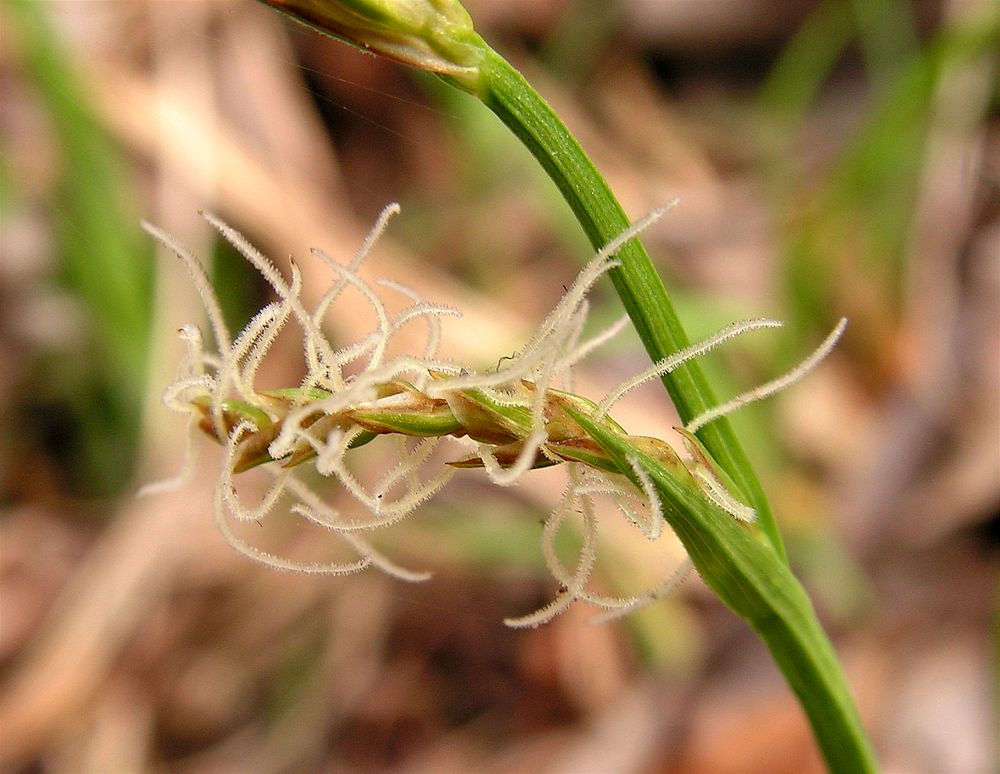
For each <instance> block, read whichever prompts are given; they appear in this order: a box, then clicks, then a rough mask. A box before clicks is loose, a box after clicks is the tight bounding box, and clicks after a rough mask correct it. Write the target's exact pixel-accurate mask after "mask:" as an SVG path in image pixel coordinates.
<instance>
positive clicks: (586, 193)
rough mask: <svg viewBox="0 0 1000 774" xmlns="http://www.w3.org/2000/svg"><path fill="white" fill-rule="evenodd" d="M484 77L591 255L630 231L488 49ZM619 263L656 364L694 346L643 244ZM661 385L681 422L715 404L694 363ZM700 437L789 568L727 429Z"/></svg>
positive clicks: (624, 252) (488, 93)
mask: <svg viewBox="0 0 1000 774" xmlns="http://www.w3.org/2000/svg"><path fill="white" fill-rule="evenodd" d="M484 45H485V44H484ZM480 73H481V81H480V86H479V91H478V93H477V94H476V96H478V97H479V98H480V99H481V100H482V101H483V103H484V104H485V105H486V106H487V107H489V108H490V110H492V111H493V112H494V113H496V115H497V116H499V118H500V120H501V121H503V122H504V123H505V124H506V125H507V126H508V127H509V128H510V129H511V131H513V132H514V134H515V135H517V137H518V138H519V139H520V140H521V142H523V143H524V144H525V146H526V147H527V148H528V150H529V151H531V153H532V154H533V155H534V156H535V158H536V159H537V160H538V162H539V163H540V164H541V165H542V167H543V168H544V169H545V171H546V172H547V173H548V174H549V176H550V177H551V178H552V180H553V181H554V182H555V184H556V185H557V186H558V187H559V190H560V191H561V192H562V195H563V197H564V198H565V199H566V201H567V202H568V203H569V206H570V207H571V208H572V209H573V212H574V213H575V215H576V217H577V219H578V220H579V221H580V224H581V225H582V226H583V229H584V231H585V232H586V234H587V237H588V238H589V239H590V242H591V244H592V245H593V246H594V248H595V249H600V248H601V247H603V246H604V245H606V244H607V243H608V242H610V241H611V240H612V239H614V238H615V237H616V236H618V235H619V234H621V233H622V232H623V231H624V230H625V229H626V228H628V226H629V220H628V218H627V217H626V215H625V212H624V210H623V209H622V206H621V205H620V204H619V203H618V200H617V199H616V198H615V195H614V194H613V193H612V192H611V189H610V188H609V187H608V184H607V183H606V182H605V180H604V178H603V177H602V176H601V173H600V172H598V171H597V169H596V167H595V166H594V164H593V162H591V161H590V159H589V158H588V156H587V155H586V153H584V151H583V149H582V148H581V147H580V145H579V143H577V142H576V140H575V139H574V138H573V136H572V135H571V134H570V132H569V130H568V129H567V128H566V126H565V125H564V124H563V122H562V121H561V120H560V119H559V117H558V116H557V115H556V114H555V113H554V112H553V110H552V108H550V107H549V105H548V103H546V102H545V100H544V99H542V97H541V96H540V95H539V94H538V92H537V91H535V90H534V88H532V86H531V85H530V84H529V83H528V82H527V81H526V80H525V79H524V77H523V76H522V75H521V74H520V73H519V72H518V71H517V70H515V69H514V68H513V67H511V65H510V64H508V63H507V61H506V60H504V59H503V57H501V56H500V55H499V54H497V53H496V52H495V51H493V50H492V49H487V51H486V53H485V56H484V59H483V61H482V63H481V64H480ZM617 257H618V259H619V260H620V261H621V266H620V267H618V268H616V269H614V270H613V271H612V272H611V281H612V282H613V283H614V286H615V289H616V290H617V291H618V295H619V296H620V297H621V300H622V304H623V305H624V306H625V310H626V311H627V312H628V314H629V316H630V317H631V318H632V322H633V324H634V325H635V328H636V330H637V331H638V333H639V336H640V338H641V339H642V342H643V344H644V345H645V347H646V351H647V352H649V356H650V357H651V358H652V359H653V360H654V361H657V360H660V359H662V358H664V357H666V356H668V355H671V354H673V353H674V352H677V351H678V350H680V349H683V348H684V347H686V346H687V345H688V344H689V343H690V341H689V340H688V337H687V334H686V333H685V332H684V329H683V327H682V326H681V323H680V320H679V318H678V317H677V313H676V312H675V311H674V308H673V304H671V302H670V298H669V297H668V296H667V291H666V289H665V288H664V287H663V282H662V281H661V280H660V277H659V275H658V274H657V272H656V269H655V268H654V267H653V263H652V261H651V260H650V258H649V254H648V253H647V252H646V249H645V248H644V247H643V246H642V243H641V242H640V241H639V240H638V239H632V240H630V241H629V242H628V243H626V244H625V245H624V246H623V247H622V248H621V249H620V250H619V251H618V254H617ZM663 384H664V385H665V386H666V388H667V392H668V393H669V394H670V398H671V399H672V400H673V402H674V405H675V406H676V408H677V412H678V414H679V415H680V418H681V420H682V421H683V422H687V421H688V420H690V419H691V418H692V417H695V416H697V415H698V414H700V413H702V412H703V411H705V410H706V409H709V408H712V407H713V406H715V405H716V401H715V398H714V396H713V395H712V390H711V388H710V387H709V385H708V381H707V380H706V379H705V375H704V373H703V372H702V370H701V368H700V367H699V366H698V364H697V363H694V362H689V363H686V364H684V365H683V366H681V367H679V368H677V369H676V370H675V371H672V372H671V373H669V374H667V375H665V376H664V377H663ZM698 437H699V438H700V439H701V442H702V443H703V444H704V445H705V447H706V448H707V449H708V450H709V452H710V453H711V454H712V456H713V457H714V458H715V460H716V461H717V462H718V463H719V465H720V466H721V467H722V468H723V470H725V471H726V473H728V474H729V476H730V477H731V478H732V479H733V482H734V483H735V484H736V486H737V487H738V488H739V490H740V493H741V494H742V495H743V497H745V498H746V500H747V502H748V504H750V505H752V506H753V508H754V509H755V510H756V511H757V522H758V524H759V525H760V528H761V530H762V531H763V532H764V534H765V535H766V536H767V539H768V541H769V542H770V544H771V546H772V547H773V548H774V550H775V551H776V552H777V554H778V556H779V557H781V559H782V560H783V561H787V559H786V556H785V548H784V544H783V543H782V540H781V534H780V532H779V531H778V527H777V524H776V522H775V520H774V515H773V514H772V512H771V507H770V504H769V503H768V501H767V497H766V495H765V494H764V490H763V488H762V487H761V485H760V481H759V479H758V478H757V475H756V473H755V472H754V470H753V467H752V466H751V465H750V461H749V459H748V458H747V456H746V453H745V452H744V451H743V448H742V446H741V445H740V443H739V441H738V440H737V439H736V435H735V433H734V432H733V430H732V427H731V426H730V424H729V422H728V421H727V420H726V419H724V418H723V419H719V420H716V421H715V422H711V423H710V424H708V425H706V426H705V427H703V428H702V429H701V430H699V431H698Z"/></svg>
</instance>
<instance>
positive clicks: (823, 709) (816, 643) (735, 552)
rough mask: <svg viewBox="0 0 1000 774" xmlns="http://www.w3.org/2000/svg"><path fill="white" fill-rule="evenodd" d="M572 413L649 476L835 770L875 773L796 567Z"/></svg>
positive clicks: (686, 486)
mask: <svg viewBox="0 0 1000 774" xmlns="http://www.w3.org/2000/svg"><path fill="white" fill-rule="evenodd" d="M568 410H569V413H570V414H571V415H572V416H573V418H574V419H575V420H576V421H577V422H579V423H580V425H581V426H582V427H584V429H585V430H586V431H587V432H588V433H590V435H591V436H592V437H593V438H594V440H596V441H597V442H598V443H599V444H600V446H601V447H602V448H603V449H604V451H605V452H606V453H607V454H608V456H609V457H611V458H612V459H614V460H615V461H616V463H617V465H618V468H619V469H620V470H621V471H623V472H625V473H627V474H629V475H632V476H633V478H634V474H633V473H632V467H631V464H630V462H629V460H630V459H632V460H636V461H638V463H639V464H640V465H641V466H642V468H643V469H644V470H645V471H646V473H647V474H648V475H649V477H650V479H651V481H652V483H653V485H654V487H655V488H656V490H657V494H658V495H659V497H660V502H661V504H662V506H663V515H664V518H665V519H666V520H667V522H669V524H670V526H671V527H672V528H673V530H674V532H675V533H676V534H677V536H678V537H679V538H680V540H681V542H682V543H683V544H684V547H685V548H686V549H687V552H688V554H689V555H690V557H691V560H692V562H693V563H694V566H695V568H696V569H697V570H698V572H699V574H700V575H701V577H702V578H703V579H704V580H705V581H706V582H707V583H708V584H709V585H710V586H711V587H712V589H713V590H714V591H715V593H716V594H718V595H719V598H720V599H722V601H723V602H725V603H726V605H728V606H729V607H730V608H731V609H732V610H733V611H734V612H736V613H737V614H738V615H740V616H742V617H743V618H745V619H746V620H747V621H748V622H749V623H750V625H751V626H752V627H753V628H754V630H756V632H757V633H758V634H759V635H760V637H761V639H763V640H764V642H765V643H766V644H767V647H768V649H769V650H770V651H771V655H772V656H773V657H774V660H775V661H776V662H777V664H778V667H779V668H780V669H781V671H782V674H784V676H785V679H786V680H787V681H788V684H789V685H790V686H791V688H792V690H793V691H794V692H795V694H796V696H798V698H799V702H800V703H801V705H802V707H803V709H804V710H805V713H806V715H807V717H808V718H809V722H810V724H811V725H812V728H813V732H814V734H815V736H816V741H817V743H818V745H819V747H820V750H821V751H822V753H823V756H824V758H825V759H826V762H827V765H828V766H829V768H830V771H832V772H844V773H845V774H863V773H864V772H872V771H875V770H876V767H877V764H876V761H875V755H874V753H873V752H872V749H871V746H870V744H869V742H868V739H867V737H866V736H865V733H864V729H863V728H862V726H861V721H860V720H859V718H858V714H857V711H856V710H855V708H854V702H853V699H852V698H851V694H850V691H849V690H848V687H847V682H846V680H845V679H844V675H843V672H842V671H841V668H840V664H839V662H838V660H837V655H836V653H835V652H834V650H833V647H832V646H831V645H830V642H829V641H828V640H827V638H826V635H825V634H824V633H823V628H822V626H820V623H819V621H818V620H817V618H816V613H815V611H814V610H813V607H812V604H811V603H810V601H809V597H808V596H806V593H805V591H804V590H803V589H802V586H801V585H800V584H799V582H798V581H797V580H796V579H795V576H794V575H793V574H792V572H791V570H789V569H788V566H787V565H786V564H785V563H784V562H782V561H781V560H780V559H779V558H778V557H777V556H776V555H775V553H774V552H773V551H771V550H770V548H768V546H766V545H764V544H763V543H761V542H760V541H758V540H755V539H754V538H753V537H752V536H751V534H750V532H749V531H748V530H747V528H746V526H745V525H743V524H741V523H739V522H737V521H736V520H735V519H733V518H732V517H731V516H729V515H728V514H725V513H723V512H722V511H720V510H719V509H718V508H715V507H714V506H713V505H712V504H711V503H709V501H708V500H706V499H705V497H704V496H703V495H702V494H701V493H700V492H699V491H698V489H697V488H696V487H695V486H694V485H693V483H691V482H687V481H684V480H682V479H681V478H679V477H677V476H676V475H675V474H674V473H672V472H671V471H670V470H669V469H668V468H666V467H664V466H663V465H662V464H661V463H660V462H658V461H657V460H655V459H653V458H652V457H649V456H647V455H645V454H642V453H641V452H639V451H638V450H637V449H635V448H633V447H632V446H631V445H629V443H628V441H627V440H626V439H624V438H622V437H621V436H619V435H617V434H615V433H614V432H613V431H611V430H609V429H608V428H605V427H601V426H600V425H599V424H597V423H595V422H593V421H592V420H590V419H589V418H588V417H586V416H585V415H583V414H580V413H577V412H575V411H573V410H572V409H568ZM637 483H638V482H637Z"/></svg>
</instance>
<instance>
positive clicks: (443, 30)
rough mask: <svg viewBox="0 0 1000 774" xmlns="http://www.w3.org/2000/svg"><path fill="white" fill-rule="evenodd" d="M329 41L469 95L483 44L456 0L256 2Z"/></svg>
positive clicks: (474, 82)
mask: <svg viewBox="0 0 1000 774" xmlns="http://www.w3.org/2000/svg"><path fill="white" fill-rule="evenodd" d="M261 2H263V3H265V4H267V5H269V6H271V7H272V8H275V9H277V10H279V11H281V12H282V13H285V14H287V15H288V16H291V17H292V18H293V19H295V20H296V21H298V22H301V23H302V24H305V25H307V26H309V27H312V28H313V29H315V30H318V31H319V32H322V33H324V34H326V35H330V36H331V37H335V38H338V39H339V40H342V41H344V42H346V43H350V44H351V45H354V46H357V47H358V48H361V49H363V50H365V51H372V52H374V53H377V54H381V55H382V56H385V57H388V58H389V59H394V60H396V61H398V62H403V63H404V64H408V65H411V66H413V67H419V68H420V69H422V70H428V71H430V72H433V73H439V74H440V75H446V76H450V77H451V78H452V79H453V80H454V81H455V82H456V83H457V84H458V85H460V86H461V87H462V88H464V89H467V90H469V91H472V90H474V89H475V88H476V85H477V83H478V80H479V69H478V68H479V64H480V62H481V60H482V57H483V53H484V52H485V51H486V44H485V43H484V42H483V40H482V38H480V37H479V35H477V34H476V32H475V30H474V29H473V28H472V19H471V18H470V16H469V14H468V12H467V11H466V10H465V8H463V7H462V4H461V3H459V2H457V1H456V0H340V2H337V0H261Z"/></svg>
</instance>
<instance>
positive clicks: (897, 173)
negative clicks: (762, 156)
mask: <svg viewBox="0 0 1000 774" xmlns="http://www.w3.org/2000/svg"><path fill="white" fill-rule="evenodd" d="M855 42H857V43H858V44H859V45H860V47H861V49H862V52H863V54H864V57H863V59H864V63H865V68H864V75H865V77H866V78H867V80H868V82H869V83H868V90H869V92H870V93H869V94H868V95H867V97H866V99H867V100H868V102H869V106H867V107H866V109H865V110H864V111H863V112H862V111H859V114H860V115H861V121H860V124H859V125H858V126H857V127H856V128H854V129H853V130H852V131H851V132H850V133H849V135H848V136H847V138H846V141H845V142H844V144H843V147H842V148H841V149H840V151H839V152H838V154H837V155H836V158H835V160H834V161H833V163H832V164H831V165H830V167H829V168H828V169H826V170H824V171H823V173H822V176H821V179H820V180H819V181H818V182H816V181H810V180H808V179H807V178H805V177H804V176H800V177H798V178H796V166H797V165H796V164H795V162H794V159H795V158H796V155H797V154H801V153H804V152H808V149H807V148H802V147H801V145H799V146H797V145H796V143H801V138H800V137H799V136H798V132H797V130H798V129H799V128H800V127H801V124H802V122H803V120H804V118H805V116H806V114H807V112H808V111H809V110H810V109H811V108H812V107H814V105H815V100H816V97H817V94H818V92H819V91H820V88H821V87H822V86H823V84H824V83H825V82H826V80H827V78H828V77H829V76H830V74H831V71H832V70H833V68H834V66H835V65H836V64H837V62H838V60H839V59H840V57H841V55H842V54H843V52H844V51H845V50H846V49H847V48H848V47H849V46H850V45H852V44H853V43H855ZM996 50H1000V9H998V10H995V11H994V12H993V13H992V14H989V15H985V16H983V17H981V18H977V19H975V20H972V21H965V22H961V23H948V22H947V21H946V22H945V23H943V24H942V25H940V26H939V27H938V28H937V29H936V30H935V31H934V33H933V34H932V35H931V36H930V37H929V38H928V39H927V40H926V41H924V42H922V43H918V42H917V40H916V38H915V35H914V21H913V19H912V18H911V8H910V6H909V4H907V3H902V2H879V3H862V2H851V3H845V2H840V1H832V2H825V3H822V4H821V5H820V6H819V7H818V8H817V10H816V11H815V12H814V13H813V15H812V17H811V18H810V19H809V20H808V21H807V22H806V23H805V24H804V25H803V27H802V28H801V30H800V31H799V33H798V34H797V35H796V37H795V38H794V39H793V40H792V41H791V43H790V44H789V45H788V47H787V48H786V50H785V53H784V55H783V56H782V57H781V59H780V60H779V61H778V62H777V63H776V65H775V66H774V68H773V70H772V72H771V74H770V76H769V78H768V80H767V82H766V83H765V85H764V87H763V89H762V91H761V95H760V105H761V109H762V114H763V118H764V121H763V122H762V123H763V126H764V127H765V129H766V130H767V132H768V133H767V134H765V143H766V144H767V145H768V146H769V148H770V153H771V161H770V164H769V175H768V177H769V180H770V183H771V186H772V195H773V196H774V204H773V206H774V208H775V210H776V211H778V212H784V213H788V214H789V215H788V217H787V218H785V222H786V224H787V227H788V228H787V231H786V233H785V236H784V246H785V249H784V265H785V278H786V287H787V298H788V301H789V305H790V311H791V312H792V315H793V316H792V319H791V321H792V322H793V323H795V324H794V325H793V326H792V327H793V328H794V329H795V330H797V331H798V332H799V333H800V334H802V335H811V333H810V332H811V331H817V330H819V329H823V328H828V327H829V325H830V323H831V322H832V320H831V319H830V315H831V314H835V313H836V312H834V311H832V310H838V309H845V303H846V308H847V309H848V310H850V303H848V302H849V300H850V298H851V297H852V296H854V295H857V296H860V297H863V298H865V299H873V300H874V303H875V304H876V305H877V307H878V308H877V309H875V310H873V309H862V310H860V311H862V312H867V313H868V314H867V315H866V316H867V317H868V318H869V319H871V318H873V317H874V318H875V319H874V322H876V323H882V322H891V321H894V320H896V318H897V316H898V313H899V304H900V300H901V294H902V286H903V283H904V281H905V278H906V275H907V259H908V255H907V247H908V240H909V238H910V236H911V231H910V229H911V226H912V224H913V219H914V205H915V203H916V197H917V192H918V187H919V185H920V173H921V170H922V168H923V162H924V160H925V157H926V152H927V142H928V126H929V123H930V121H931V119H932V116H933V111H934V109H935V97H936V94H937V89H938V88H939V86H940V84H941V82H942V80H943V79H944V78H946V77H947V76H948V74H949V73H951V72H954V71H955V70H957V69H959V68H962V67H964V66H966V65H967V64H968V63H969V62H970V61H972V60H973V59H975V58H976V57H981V56H983V55H984V54H986V55H988V54H989V52H990V51H994V52H995V51H996ZM995 77H996V72H995V69H994V78H995ZM802 201H806V202H807V204H806V205H805V206H804V207H803V206H801V205H800V204H798V203H799V202H802ZM859 288H860V289H863V292H860V293H858V292H857V290H858V289H859ZM860 322H861V324H862V325H864V318H862V320H861V321H860ZM860 333H861V335H859V336H854V337H851V336H849V341H850V339H852V338H853V340H854V341H855V342H856V343H855V345H854V346H855V347H858V346H860V345H859V344H858V343H857V342H860V341H861V340H869V341H878V339H879V338H880V337H879V336H878V335H877V333H876V332H874V331H871V330H867V331H861V332H860ZM868 334H874V335H868ZM849 346H850V345H849ZM859 354H861V355H862V356H868V357H877V356H878V353H877V352H870V351H869V352H862V353H859ZM862 365H863V364H862Z"/></svg>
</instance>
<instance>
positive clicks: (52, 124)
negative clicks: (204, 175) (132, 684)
mask: <svg viewBox="0 0 1000 774" xmlns="http://www.w3.org/2000/svg"><path fill="white" fill-rule="evenodd" d="M47 10H48V9H47V8H46V5H45V3H39V2H33V1H32V0H15V1H14V2H8V3H6V4H5V8H4V12H5V18H6V19H9V20H10V21H12V22H13V25H14V34H15V35H16V36H17V39H18V43H19V47H20V53H21V56H20V58H19V61H20V63H21V65H22V66H23V67H24V70H25V76H26V78H27V80H28V82H29V83H30V84H31V85H32V86H33V87H34V89H35V92H36V94H37V98H38V101H39V103H40V104H41V106H42V107H43V108H44V112H45V114H46V116H47V118H48V124H49V129H50V130H51V132H52V136H53V138H54V145H55V147H56V151H57V152H58V154H59V167H58V169H59V180H58V183H57V186H56V189H55V191H54V192H53V194H54V195H53V197H52V199H51V200H50V201H49V202H47V204H48V209H49V211H48V213H46V214H47V215H48V217H49V218H50V222H51V224H52V230H53V237H54V239H53V253H54V256H53V257H54V265H55V268H56V271H57V273H58V277H57V281H58V282H59V283H60V284H61V285H62V286H63V288H64V289H65V291H66V292H67V293H68V294H70V295H71V296H72V297H73V298H74V299H75V300H76V301H77V302H78V303H79V306H80V308H81V309H82V310H83V312H84V319H85V323H86V327H87V329H86V332H85V334H84V336H83V337H82V340H83V345H82V346H81V347H80V348H78V349H77V348H75V349H72V350H69V349H58V350H56V349H51V350H49V351H46V352H44V353H42V354H41V355H40V356H39V357H38V358H37V359H36V361H35V362H34V363H33V364H30V365H29V367H30V369H31V370H32V373H30V374H29V375H28V378H27V382H28V384H27V385H26V386H25V392H24V395H23V398H22V400H23V402H24V412H25V413H26V414H27V421H26V422H24V423H23V429H25V430H27V432H29V434H37V435H39V436H41V438H40V439H39V440H41V441H42V442H44V443H46V444H47V445H48V446H49V448H50V449H51V450H52V451H53V452H54V453H55V454H56V455H57V457H58V461H59V463H60V466H61V472H62V473H63V474H64V475H65V478H66V482H67V483H68V484H69V488H70V490H71V491H72V492H75V493H76V494H80V495H86V496H106V495H110V494H113V493H115V492H119V491H121V490H122V488H123V487H124V486H125V485H126V484H127V483H128V482H129V481H130V477H131V474H132V471H133V466H134V463H135V459H136V452H137V443H138V439H139V421H140V410H141V406H142V403H143V394H144V391H145V389H146V380H145V369H146V353H147V348H148V343H149V338H150V325H151V322H152V320H151V317H152V303H151V302H152V290H153V270H152V264H151V254H152V253H151V250H150V247H149V243H148V240H147V239H145V238H144V236H143V235H142V234H141V233H140V231H139V228H138V222H139V215H138V213H136V212H135V211H134V210H133V208H132V206H131V201H132V200H133V199H134V196H133V190H134V189H133V186H134V184H135V183H134V181H132V180H131V179H130V178H129V176H128V175H127V174H126V172H125V165H124V164H123V160H122V159H121V157H120V155H119V154H120V151H119V150H118V148H117V147H116V146H115V144H114V143H113V142H112V140H111V139H110V138H109V137H108V135H107V133H106V131H105V130H104V128H103V127H102V126H101V125H100V124H99V122H98V121H97V120H96V118H95V117H94V114H93V111H92V110H91V107H90V105H89V104H88V95H87V93H86V92H85V91H84V90H83V89H82V88H81V87H80V84H79V82H78V79H77V77H76V75H75V73H74V71H73V65H72V62H71V58H70V57H69V55H68V54H67V52H66V51H64V50H63V47H62V43H61V41H60V38H59V36H58V35H56V34H54V32H53V30H52V28H51V27H50V24H49V21H48V20H47V18H46V13H47ZM9 185H10V188H11V189H12V190H11V191H9V192H7V193H6V195H5V197H4V198H5V199H10V200H13V201H16V200H17V199H18V197H19V196H20V193H21V192H19V191H18V190H17V188H16V181H13V180H11V181H10V182H9Z"/></svg>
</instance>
